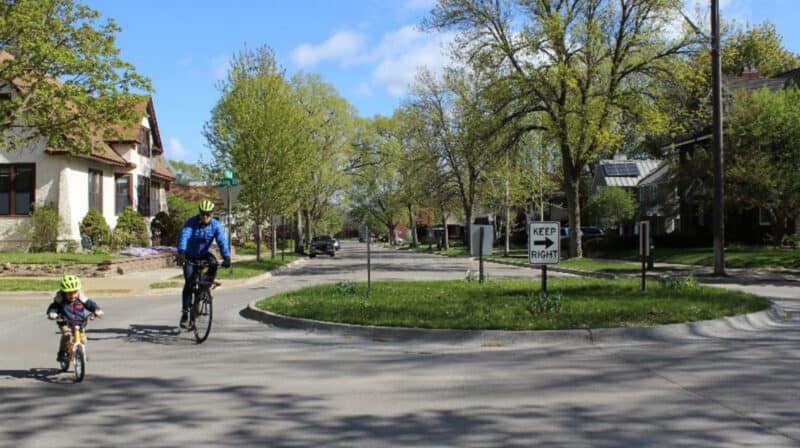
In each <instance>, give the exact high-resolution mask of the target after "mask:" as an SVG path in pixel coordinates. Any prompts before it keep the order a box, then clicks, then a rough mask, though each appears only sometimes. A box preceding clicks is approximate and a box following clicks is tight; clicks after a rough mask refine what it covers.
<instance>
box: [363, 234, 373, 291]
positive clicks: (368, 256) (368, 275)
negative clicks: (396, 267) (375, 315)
mask: <svg viewBox="0 0 800 448" xmlns="http://www.w3.org/2000/svg"><path fill="white" fill-rule="evenodd" d="M365 228H366V229H367V297H369V296H370V294H371V293H372V272H371V270H372V266H370V265H371V260H370V258H371V254H370V248H369V246H370V242H369V240H371V239H372V238H370V236H369V226H365Z"/></svg>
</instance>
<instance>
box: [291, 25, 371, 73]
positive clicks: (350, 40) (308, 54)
mask: <svg viewBox="0 0 800 448" xmlns="http://www.w3.org/2000/svg"><path fill="white" fill-rule="evenodd" d="M366 40H367V38H366V36H365V35H364V34H362V33H359V32H356V31H340V32H337V33H335V34H334V35H333V36H331V37H330V38H328V40H326V41H325V42H323V43H321V44H320V45H312V44H302V45H299V46H297V47H296V48H295V49H294V51H292V60H293V61H294V63H295V64H297V65H298V66H300V67H308V66H313V65H315V64H317V63H319V62H321V61H324V60H333V61H336V60H338V61H340V62H342V63H344V64H348V63H350V62H351V61H352V60H353V58H357V56H358V54H359V53H360V52H362V51H363V50H364V48H365V47H366Z"/></svg>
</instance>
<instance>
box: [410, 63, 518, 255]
mask: <svg viewBox="0 0 800 448" xmlns="http://www.w3.org/2000/svg"><path fill="white" fill-rule="evenodd" d="M483 82H484V79H483V78H482V77H481V76H480V74H478V73H469V72H468V71H467V70H465V69H463V68H453V69H450V70H448V71H447V72H446V73H445V75H444V77H443V78H442V79H437V78H436V77H435V76H434V75H432V74H431V73H430V72H427V71H423V72H421V73H420V74H419V76H418V78H417V82H416V84H415V86H414V89H413V96H412V99H411V102H410V105H409V107H410V108H411V110H412V113H413V114H415V115H416V117H417V118H416V120H415V121H416V123H418V124H419V125H420V128H419V130H418V131H417V132H418V133H419V134H420V135H419V136H418V138H417V139H418V141H419V142H420V146H421V148H423V149H424V150H425V151H426V152H428V153H429V154H430V155H431V156H432V157H433V159H434V160H436V163H437V165H438V166H439V172H440V174H441V177H440V180H441V181H442V182H446V183H448V184H449V185H452V186H454V187H455V191H456V192H457V193H458V198H459V200H460V202H461V208H462V213H463V217H464V221H465V224H466V225H467V226H469V225H470V224H472V218H473V215H474V212H475V205H476V202H477V200H478V198H479V197H480V195H481V192H482V191H483V189H484V188H485V185H484V184H485V182H486V179H487V175H488V174H489V173H490V172H491V170H492V169H493V167H494V166H495V165H496V164H497V163H498V159H497V158H496V157H495V156H496V155H498V154H500V153H501V152H502V151H501V150H500V149H499V148H498V142H499V141H501V139H498V138H496V137H495V136H493V135H490V134H488V133H486V132H485V128H486V126H487V122H491V121H492V117H491V114H490V113H489V111H488V110H487V109H486V103H485V102H484V101H483V100H482V98H481V92H482V88H483ZM464 238H465V241H464V242H465V244H467V245H469V243H470V240H469V232H465V235H464Z"/></svg>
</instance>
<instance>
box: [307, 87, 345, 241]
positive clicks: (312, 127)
mask: <svg viewBox="0 0 800 448" xmlns="http://www.w3.org/2000/svg"><path fill="white" fill-rule="evenodd" d="M292 85H293V88H294V89H295V91H296V92H297V95H298V97H299V100H300V104H301V105H302V107H303V108H304V109H305V110H306V113H307V119H306V120H305V123H306V129H305V131H304V132H305V135H307V136H308V139H309V141H308V147H309V154H308V157H309V161H308V167H307V169H306V172H305V176H306V180H305V186H306V188H305V189H304V191H303V194H302V195H301V196H300V201H299V204H298V205H299V206H300V208H301V209H302V210H303V211H304V215H305V221H306V226H305V230H306V241H311V233H312V232H313V231H327V230H329V229H327V228H323V227H327V225H318V224H324V223H327V222H332V221H334V219H333V218H332V217H331V216H329V215H330V214H333V213H338V212H339V210H337V209H336V208H335V207H334V204H333V201H334V198H336V196H337V195H340V194H341V193H342V192H343V191H344V190H345V189H346V187H347V184H348V181H349V178H348V176H347V175H346V172H345V168H346V166H347V160H348V154H349V152H350V148H351V143H352V137H353V132H354V126H355V116H356V113H355V110H354V109H353V107H352V106H351V105H350V103H348V102H347V100H345V99H344V98H342V97H341V96H339V95H338V93H337V92H336V90H335V89H334V88H333V87H332V86H331V85H329V84H326V83H324V82H323V81H322V79H320V78H319V76H317V75H298V76H295V77H294V78H293V79H292Z"/></svg>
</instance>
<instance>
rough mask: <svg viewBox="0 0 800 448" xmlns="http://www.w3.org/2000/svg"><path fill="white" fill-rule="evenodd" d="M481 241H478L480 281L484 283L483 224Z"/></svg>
mask: <svg viewBox="0 0 800 448" xmlns="http://www.w3.org/2000/svg"><path fill="white" fill-rule="evenodd" d="M480 237H481V238H480V241H478V272H479V275H478V281H479V282H481V283H483V226H481V232H480Z"/></svg>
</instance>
